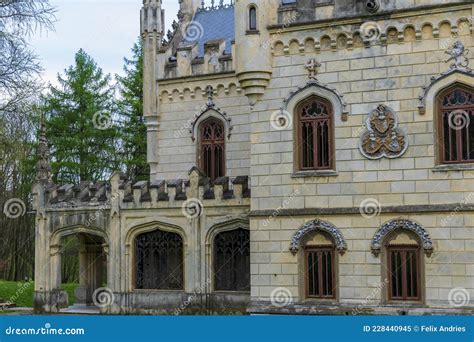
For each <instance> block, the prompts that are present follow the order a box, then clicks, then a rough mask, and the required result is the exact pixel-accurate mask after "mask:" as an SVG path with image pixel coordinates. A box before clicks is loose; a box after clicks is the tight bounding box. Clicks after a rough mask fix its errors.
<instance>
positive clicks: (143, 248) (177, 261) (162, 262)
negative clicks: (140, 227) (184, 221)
mask: <svg viewBox="0 0 474 342" xmlns="http://www.w3.org/2000/svg"><path fill="white" fill-rule="evenodd" d="M135 250H136V252H135V262H136V274H135V276H136V279H135V287H136V288H137V289H158V290H182V289H183V240H182V238H181V236H179V235H178V234H175V233H171V232H164V231H161V230H155V231H153V232H150V233H145V234H141V235H139V236H138V237H137V238H136V240H135Z"/></svg>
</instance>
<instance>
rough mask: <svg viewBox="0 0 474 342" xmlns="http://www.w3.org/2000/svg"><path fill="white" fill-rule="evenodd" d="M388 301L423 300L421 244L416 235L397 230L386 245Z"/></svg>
mask: <svg viewBox="0 0 474 342" xmlns="http://www.w3.org/2000/svg"><path fill="white" fill-rule="evenodd" d="M385 248H386V262H387V279H388V300H402V301H407V300H415V301H417V300H420V299H421V257H420V250H421V249H420V244H419V242H418V239H417V238H416V236H414V234H412V233H410V232H408V231H407V232H405V231H403V230H397V231H395V232H394V233H392V234H391V236H389V237H388V241H387V242H386V244H385Z"/></svg>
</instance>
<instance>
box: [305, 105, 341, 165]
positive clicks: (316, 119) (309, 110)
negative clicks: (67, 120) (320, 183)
mask: <svg viewBox="0 0 474 342" xmlns="http://www.w3.org/2000/svg"><path fill="white" fill-rule="evenodd" d="M298 115H299V126H298V129H299V140H298V149H299V158H300V162H299V164H300V169H301V170H324V169H331V168H332V167H333V166H332V163H331V160H332V144H331V139H332V134H331V131H332V122H331V117H332V115H331V106H330V104H329V103H328V102H326V101H322V100H319V99H317V98H313V99H311V100H309V101H305V102H304V103H303V104H302V105H300V106H299V108H298Z"/></svg>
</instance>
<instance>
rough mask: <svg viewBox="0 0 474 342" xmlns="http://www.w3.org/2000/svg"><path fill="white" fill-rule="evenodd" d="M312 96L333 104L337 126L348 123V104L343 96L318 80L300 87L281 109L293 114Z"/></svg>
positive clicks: (292, 93)
mask: <svg viewBox="0 0 474 342" xmlns="http://www.w3.org/2000/svg"><path fill="white" fill-rule="evenodd" d="M310 96H317V97H320V98H323V99H326V100H328V101H329V102H331V104H332V107H333V111H334V123H335V124H336V126H337V125H338V124H341V121H347V115H348V112H347V109H346V107H347V104H346V102H345V101H344V99H343V95H341V94H339V93H338V92H337V90H336V89H335V88H331V87H329V86H328V85H326V84H323V83H320V82H319V81H316V80H311V81H309V82H308V83H307V84H306V85H305V86H303V87H298V89H297V90H296V91H293V92H291V93H290V95H289V96H288V97H287V98H286V99H285V100H283V105H282V106H281V108H280V109H281V110H282V111H288V112H290V113H293V111H294V109H295V108H296V106H297V105H298V103H300V102H301V101H303V100H305V99H307V98H309V97H310Z"/></svg>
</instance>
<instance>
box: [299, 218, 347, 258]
mask: <svg viewBox="0 0 474 342" xmlns="http://www.w3.org/2000/svg"><path fill="white" fill-rule="evenodd" d="M318 230H320V231H322V232H326V233H328V234H329V235H331V236H332V238H333V240H334V243H335V245H336V249H337V251H338V252H339V253H340V254H341V255H342V254H344V253H345V252H346V250H347V243H346V240H344V236H342V234H341V232H340V231H339V229H337V227H336V226H334V225H333V224H331V223H329V222H326V221H322V220H319V219H316V220H313V221H310V222H307V223H305V224H304V225H303V226H302V227H301V228H300V229H298V231H297V232H296V233H295V234H294V235H293V237H292V238H291V244H290V251H291V253H292V254H293V255H295V254H296V253H297V252H298V250H299V248H300V245H301V240H302V239H303V237H304V236H305V235H306V234H308V233H310V232H314V231H318Z"/></svg>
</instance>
